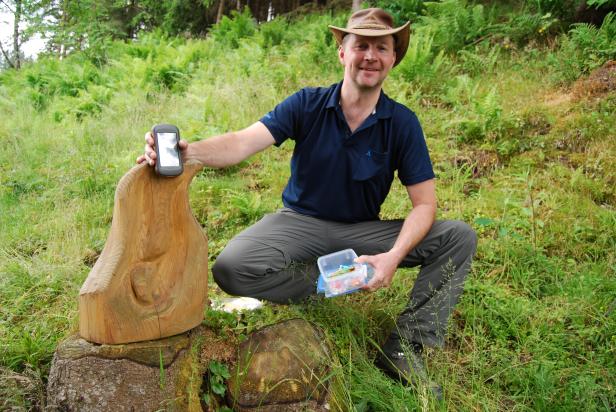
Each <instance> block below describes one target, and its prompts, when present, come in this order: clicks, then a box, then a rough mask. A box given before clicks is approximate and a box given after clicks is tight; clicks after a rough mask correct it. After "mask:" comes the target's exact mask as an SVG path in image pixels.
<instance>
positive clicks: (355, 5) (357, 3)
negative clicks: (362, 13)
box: [351, 0, 361, 12]
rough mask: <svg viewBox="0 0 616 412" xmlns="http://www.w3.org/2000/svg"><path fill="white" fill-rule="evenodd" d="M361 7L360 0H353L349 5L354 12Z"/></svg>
mask: <svg viewBox="0 0 616 412" xmlns="http://www.w3.org/2000/svg"><path fill="white" fill-rule="evenodd" d="M360 8H361V0H353V5H352V6H351V11H352V12H356V11H357V10H359V9H360Z"/></svg>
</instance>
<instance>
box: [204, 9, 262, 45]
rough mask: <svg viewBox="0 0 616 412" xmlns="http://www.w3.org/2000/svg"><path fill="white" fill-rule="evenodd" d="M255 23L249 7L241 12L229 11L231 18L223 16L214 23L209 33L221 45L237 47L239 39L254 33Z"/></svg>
mask: <svg viewBox="0 0 616 412" xmlns="http://www.w3.org/2000/svg"><path fill="white" fill-rule="evenodd" d="M255 30H256V25H255V22H254V20H253V18H252V15H251V14H250V9H249V8H244V10H243V11H242V12H241V13H238V12H237V11H232V12H231V18H229V17H227V16H224V17H223V18H222V19H221V20H220V23H218V24H216V25H214V27H212V30H210V34H211V35H212V37H214V39H216V41H217V42H219V43H220V44H221V45H222V46H223V47H224V46H228V47H231V48H233V49H237V48H238V47H239V45H240V40H241V39H243V38H246V37H249V36H252V35H253V34H254V33H255Z"/></svg>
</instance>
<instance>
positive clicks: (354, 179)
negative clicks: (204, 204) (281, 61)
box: [261, 82, 434, 222]
mask: <svg viewBox="0 0 616 412" xmlns="http://www.w3.org/2000/svg"><path fill="white" fill-rule="evenodd" d="M341 87H342V82H341V83H338V84H333V85H332V86H330V87H328V88H323V87H319V88H305V89H302V90H300V91H298V92H297V93H295V94H293V95H291V96H289V97H288V98H286V99H285V100H284V101H283V102H282V103H280V104H279V105H277V106H276V107H275V108H274V110H272V111H271V112H269V113H268V114H266V115H265V116H263V118H262V119H261V122H262V123H263V124H264V125H265V126H266V127H267V128H268V129H269V131H270V132H271V133H272V135H273V136H274V139H275V141H276V146H279V145H280V144H282V143H283V142H284V141H285V140H286V139H288V138H290V139H293V140H295V148H294V150H293V157H292V158H291V176H290V178H289V182H288V183H287V186H286V188H285V189H284V192H283V194H282V202H283V204H284V205H285V206H286V207H289V208H291V209H293V210H295V211H297V212H299V213H302V214H306V215H310V216H315V217H319V218H322V219H327V220H334V221H338V222H361V221H366V220H376V219H378V218H379V212H380V210H381V205H382V204H383V202H384V201H385V198H386V197H387V194H388V193H389V189H390V188H391V183H392V181H393V178H394V172H395V171H396V170H397V171H398V177H399V179H400V181H401V182H402V184H403V185H405V186H406V185H412V184H415V183H420V182H423V181H425V180H429V179H432V178H433V177H434V172H433V171H432V164H431V162H430V156H429V154H428V148H427V147H426V142H425V139H424V136H423V132H422V130H421V126H420V124H419V120H418V119H417V116H415V114H414V113H413V112H412V111H411V110H409V109H408V108H407V107H405V106H403V105H402V104H400V103H397V102H395V101H394V100H392V99H390V98H389V97H387V95H385V93H384V92H382V91H381V96H380V97H379V100H378V103H377V106H376V108H375V110H374V111H373V112H372V114H371V115H370V116H368V118H367V119H366V120H365V121H364V122H363V123H362V124H361V125H360V126H359V127H358V128H357V129H356V130H355V131H354V132H353V133H351V130H350V129H349V126H348V124H347V122H346V119H345V118H344V114H343V113H342V108H341V106H340V89H341Z"/></svg>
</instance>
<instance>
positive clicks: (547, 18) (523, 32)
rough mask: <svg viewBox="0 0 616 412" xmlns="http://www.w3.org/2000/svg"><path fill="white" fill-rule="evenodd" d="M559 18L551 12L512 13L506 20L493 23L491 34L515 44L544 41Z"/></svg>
mask: <svg viewBox="0 0 616 412" xmlns="http://www.w3.org/2000/svg"><path fill="white" fill-rule="evenodd" d="M558 23H559V20H558V19H557V18H555V17H554V16H553V15H552V13H545V14H542V13H514V14H512V15H510V16H509V19H508V21H506V22H504V23H499V24H495V25H494V26H493V28H492V32H493V36H494V37H496V38H500V39H503V41H510V42H512V43H514V44H515V45H517V46H521V45H524V44H527V43H529V42H531V41H535V42H537V41H545V40H546V39H547V37H548V36H549V35H552V34H553V33H554V30H555V29H557V27H558Z"/></svg>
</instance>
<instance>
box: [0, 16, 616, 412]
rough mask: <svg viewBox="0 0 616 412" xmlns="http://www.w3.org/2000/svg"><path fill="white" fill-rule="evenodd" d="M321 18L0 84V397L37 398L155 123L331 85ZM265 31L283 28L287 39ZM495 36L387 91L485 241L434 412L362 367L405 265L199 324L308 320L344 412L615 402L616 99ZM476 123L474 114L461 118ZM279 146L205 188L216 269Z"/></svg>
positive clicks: (253, 106) (220, 326)
mask: <svg viewBox="0 0 616 412" xmlns="http://www.w3.org/2000/svg"><path fill="white" fill-rule="evenodd" d="M336 18H338V17H336ZM330 20H331V18H330V17H329V16H309V17H306V18H305V19H304V20H302V21H299V22H297V23H295V24H290V25H288V26H285V25H280V24H279V23H276V24H279V26H280V27H279V28H278V29H277V28H276V27H271V28H269V29H268V30H270V31H271V32H268V34H267V36H269V37H267V39H265V40H264V39H263V38H262V37H261V36H262V35H261V34H260V33H261V32H260V31H257V32H256V33H255V34H254V35H252V36H249V37H246V38H238V39H236V40H237V48H235V49H233V50H229V49H223V48H222V47H220V45H219V44H218V43H217V41H216V40H215V39H206V40H191V41H183V40H173V39H172V40H169V39H162V38H157V37H155V36H151V37H146V38H144V39H143V40H142V41H141V42H140V43H137V44H134V45H126V44H115V46H114V47H113V48H112V49H111V51H110V52H109V53H110V55H109V56H108V59H107V61H108V63H107V64H106V65H104V66H102V67H99V66H96V64H94V63H92V64H90V63H84V62H85V61H86V60H84V59H85V57H84V56H73V57H71V58H69V59H67V60H65V61H63V62H49V61H41V62H39V63H36V64H34V65H31V66H28V67H26V68H25V69H23V70H22V72H20V73H16V72H5V73H2V74H0V120H1V121H0V142H1V143H2V144H1V145H0V182H1V185H0V227H1V228H2V229H1V230H0V371H1V372H0V388H1V390H0V395H1V396H0V397H1V398H3V400H2V402H3V403H0V409H4V408H10V407H21V408H31V407H34V406H35V405H40V404H41V403H42V402H43V401H42V400H41V396H40V395H41V387H42V385H43V384H44V382H45V380H46V376H47V375H48V373H49V366H50V362H51V359H52V355H53V351H54V349H55V347H56V346H57V344H58V342H59V341H60V340H61V339H63V338H64V337H66V336H68V335H69V334H70V333H71V332H72V331H75V330H76V329H77V320H78V318H77V316H78V315H77V295H78V291H79V288H80V286H81V284H82V283H83V281H84V280H85V278H86V276H87V275H88V273H89V271H90V269H91V267H92V265H93V263H94V261H95V260H96V256H97V255H98V253H100V251H101V250H102V247H103V245H104V243H105V240H106V236H107V234H108V231H109V227H110V223H111V218H112V207H113V193H114V190H115V185H116V184H117V182H118V180H119V179H120V177H121V176H122V175H123V174H124V173H125V172H126V171H127V170H128V169H129V168H130V167H131V166H132V165H133V162H134V159H135V158H136V157H137V155H139V154H140V152H141V151H142V148H143V134H144V133H145V131H146V130H148V129H149V128H150V127H151V126H152V125H153V124H155V123H157V122H162V121H165V122H170V123H175V124H177V125H178V126H179V127H180V129H181V131H182V134H183V137H185V138H187V139H188V140H196V139H199V138H204V137H207V136H210V135H213V134H217V133H222V132H225V131H228V130H234V129H238V128H241V127H245V126H247V125H249V124H250V123H252V122H253V121H255V120H257V119H258V118H259V117H260V116H262V115H263V114H264V113H266V112H267V111H269V110H270V109H271V108H272V107H273V106H274V105H275V104H276V103H277V102H278V101H280V100H281V99H283V98H284V97H285V96H287V95H288V94H290V93H292V92H293V91H295V90H296V89H297V88H299V87H302V86H305V85H329V84H331V83H333V82H334V81H337V80H338V79H339V77H340V76H341V72H340V69H339V68H338V67H337V65H336V60H335V48H334V46H333V44H331V36H329V35H328V34H327V30H326V29H325V27H326V24H328V23H331V21H330ZM342 24H343V23H342ZM276 30H284V31H285V33H284V36H282V40H280V39H278V38H277V37H276V36H277V32H276ZM272 33H273V34H272ZM303 33H312V35H311V36H308V37H306V36H305V35H304V34H303ZM278 34H279V33H278ZM328 36H329V37H328ZM272 39H275V41H274V40H272ZM305 39H315V40H309V41H306V40H305ZM567 44H568V43H567ZM500 47H501V46H500V45H499V44H494V45H487V46H486V45H483V43H482V45H480V46H479V47H478V48H477V49H473V48H471V49H468V50H467V53H463V54H455V53H451V54H446V55H443V56H442V57H441V59H445V60H442V61H441V60H439V61H438V64H439V67H438V70H441V69H444V68H446V69H447V70H448V71H449V73H452V74H451V76H447V79H452V81H451V82H449V81H445V82H435V81H434V80H432V79H428V80H430V82H432V83H430V82H428V83H426V84H427V86H422V83H421V81H422V79H421V77H419V78H418V79H407V78H405V77H404V75H403V74H402V72H400V73H397V72H396V70H394V71H393V72H392V76H391V78H390V79H389V80H388V82H387V83H386V85H385V89H386V92H387V93H388V94H390V95H391V96H393V97H395V98H397V99H398V100H400V101H401V102H403V103H405V104H407V105H408V106H409V107H411V108H412V109H413V110H415V111H416V112H417V114H418V116H419V118H420V119H421V121H422V124H423V126H424V129H425V133H426V136H427V142H428V146H429V148H430V150H431V154H432V159H433V163H434V167H435V170H436V172H437V174H438V188H437V191H438V197H439V204H440V210H439V218H447V219H462V220H465V221H466V222H468V223H470V224H471V225H473V227H474V228H475V229H476V231H477V232H478V234H479V248H478V253H477V257H476V259H475V262H474V265H473V269H472V271H471V274H470V276H469V279H468V282H467V284H466V290H465V294H464V295H463V298H462V300H461V302H460V303H459V305H458V307H457V309H456V311H455V313H454V315H453V317H452V321H451V327H450V333H449V336H448V339H447V342H446V346H445V348H444V350H443V351H436V352H434V353H432V354H431V357H430V363H429V368H430V372H431V374H432V375H433V376H434V378H435V379H436V380H438V381H439V382H441V383H442V384H443V386H444V390H445V403H444V404H442V405H436V404H434V403H433V402H432V401H431V400H430V399H429V398H428V397H427V396H426V395H425V394H422V393H416V392H415V391H413V390H409V389H407V388H404V387H403V386H401V385H399V384H397V383H395V382H393V381H391V380H389V379H388V378H387V377H385V376H384V375H383V374H381V373H380V372H379V371H378V370H377V369H376V368H375V367H374V366H373V363H372V361H373V359H374V356H375V355H376V353H377V345H378V344H379V343H382V341H383V340H384V338H385V337H386V335H387V333H388V331H389V329H390V328H391V327H392V326H393V325H394V322H395V318H396V314H397V313H398V312H399V311H400V310H401V309H402V307H403V306H404V304H405V303H406V299H407V298H406V296H407V295H408V291H409V290H410V289H411V288H412V285H413V280H414V278H415V276H416V273H417V270H416V269H401V270H399V271H398V274H397V275H396V278H395V280H394V283H393V284H392V286H391V287H390V288H389V289H386V290H380V291H378V292H376V293H373V294H353V295H348V296H344V297H338V298H335V299H327V300H317V301H315V302H312V303H310V304H303V305H294V306H278V305H266V306H265V307H264V308H263V309H262V310H260V311H257V312H252V313H249V314H247V315H245V316H244V317H234V316H230V317H223V318H217V317H216V316H215V315H213V314H212V313H211V312H208V313H207V314H206V324H208V325H209V326H210V327H212V328H214V329H215V330H217V331H218V332H219V333H232V334H234V335H236V336H238V337H240V338H241V337H242V336H245V335H247V334H249V333H250V332H252V331H254V330H256V329H258V328H259V327H262V326H265V325H268V324H271V323H273V322H276V321H279V320H283V319H289V318H293V317H301V318H305V319H308V320H311V321H313V322H315V323H316V324H317V325H319V326H320V327H322V328H323V330H324V331H325V333H326V335H327V337H328V339H329V340H330V342H331V343H332V345H333V348H334V352H335V354H336V356H337V357H338V359H339V366H337V367H336V368H335V370H334V373H335V374H336V378H337V379H340V381H341V382H342V384H341V389H339V390H337V393H336V396H337V402H336V404H337V405H338V407H339V408H341V409H347V410H358V411H365V410H373V411H392V410H395V411H404V410H417V409H422V410H469V411H475V410H522V411H523V410H554V411H556V410H558V411H561V410H572V411H573V410H606V411H607V410H610V409H613V408H614V407H615V406H616V388H615V387H614V377H615V376H616V356H615V352H616V314H615V312H616V311H614V310H613V307H614V303H613V302H614V297H615V296H616V210H615V207H616V192H615V189H614V187H616V181H615V180H614V179H615V178H614V176H616V169H615V166H614V162H613V159H614V158H615V157H616V136H615V133H614V130H616V116H614V112H615V110H614V109H615V102H616V95H615V94H614V91H612V92H611V93H608V94H605V95H602V96H599V97H597V98H592V99H582V100H575V99H571V98H565V97H566V96H567V95H568V88H569V87H570V84H569V83H562V80H561V79H562V73H560V72H559V70H560V69H559V68H558V67H557V66H555V65H553V64H551V63H550V61H553V60H554V59H556V60H557V59H558V58H559V54H558V53H559V49H557V48H546V47H541V46H536V47H529V48H527V49H524V48H519V49H516V50H507V49H505V48H504V47H503V48H502V49H500ZM496 48H498V51H495V50H496ZM470 53H472V54H473V55H471V54H470ZM434 55H436V54H434ZM494 56H498V57H497V58H494ZM164 62H166V63H168V65H167V66H165V64H163V63H164ZM477 62H488V63H489V64H488V65H487V67H488V70H486V71H484V70H480V69H479V67H481V66H482V63H477ZM419 63H421V64H424V65H429V64H432V63H431V61H430V59H429V58H426V60H424V61H422V62H419ZM419 63H418V64H419ZM163 69H164V70H163ZM409 70H410V69H409ZM413 70H415V69H413ZM438 70H433V71H432V72H431V73H440V72H439V71H438ZM419 72H420V71H419ZM414 73H418V71H415V72H414ZM569 74H570V73H567V75H569ZM457 76H465V77H464V79H465V80H463V81H465V82H467V83H468V84H467V86H468V87H467V86H460V85H459V80H454V79H456V78H457ZM458 78H459V77H458ZM29 79H30V80H29ZM437 83H440V84H437ZM42 85H44V87H43V86H42ZM93 86H96V87H93ZM422 87H423V88H422ZM463 87H466V88H463ZM101 88H103V89H104V90H103V89H101ZM454 92H455V93H454ZM465 93H466V94H465ZM97 96H98V97H97ZM469 96H470V97H471V98H469ZM486 96H491V97H489V98H488V97H486ZM477 102H481V104H482V105H478V104H477ZM495 107H496V108H498V110H496V111H495V110H492V109H494V108H495ZM469 120H472V121H474V122H476V123H475V124H474V125H473V124H470V125H469V124H466V126H464V127H462V126H460V125H461V123H460V121H469ZM477 125H478V126H479V129H473V128H472V127H471V126H473V127H474V126H477ZM470 130H480V133H474V134H472V133H470V132H469V131H470ZM291 151H292V144H289V143H286V144H285V145H283V146H282V147H280V148H272V149H270V150H267V151H265V152H263V153H261V154H259V155H257V156H255V157H254V158H252V159H250V160H248V161H245V162H243V163H241V164H240V165H238V166H235V167H232V168H230V169H227V170H204V171H203V172H201V173H200V174H199V175H198V176H197V177H196V178H195V180H194V181H193V183H192V185H191V191H190V196H191V206H192V208H193V211H194V213H195V216H196V217H197V220H198V221H199V222H200V224H201V225H202V226H203V228H204V230H206V231H207V234H208V237H209V246H210V261H211V262H213V261H214V259H215V258H216V256H217V255H218V253H220V251H221V250H222V248H223V247H224V245H225V244H226V243H227V242H228V240H229V239H230V238H231V237H232V236H234V235H235V234H237V233H238V232H239V231H241V230H242V229H243V228H245V227H246V226H247V225H249V224H251V223H253V222H254V221H256V220H257V219H259V218H260V217H261V216H263V215H264V214H265V213H268V212H271V211H274V210H276V209H277V208H278V207H280V206H281V200H280V194H281V192H282V189H283V187H284V185H285V183H286V179H287V178H288V174H289V171H288V162H289V159H290V155H291ZM246 189H249V190H246ZM408 208H409V204H408V200H407V197H406V193H405V190H404V188H402V187H401V186H400V185H399V184H394V188H393V190H392V192H391V194H390V196H389V197H388V199H387V201H386V202H385V204H384V205H383V208H382V213H381V216H382V217H383V218H400V217H403V216H404V215H405V214H406V213H407V211H408ZM209 283H210V285H211V290H210V293H212V294H219V293H221V292H220V291H219V290H218V289H217V288H216V286H215V283H214V282H213V280H211V279H210V282H209ZM610 308H611V310H610ZM16 376H17V377H19V378H15V377H16ZM19 382H22V384H19Z"/></svg>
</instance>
